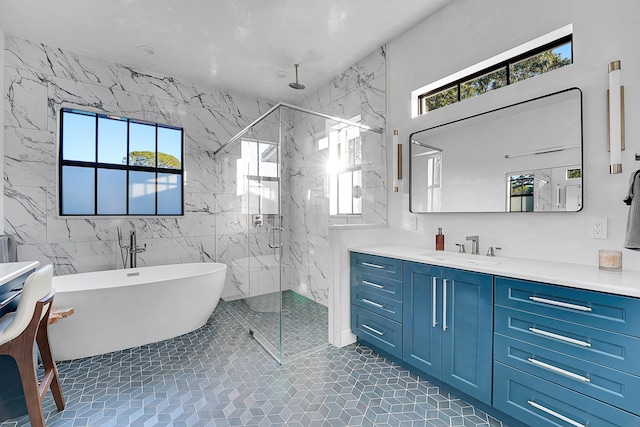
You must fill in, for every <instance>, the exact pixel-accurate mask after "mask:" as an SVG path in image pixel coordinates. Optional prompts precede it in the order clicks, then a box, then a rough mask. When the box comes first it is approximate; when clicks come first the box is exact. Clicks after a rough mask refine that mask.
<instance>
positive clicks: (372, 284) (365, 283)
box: [362, 280, 384, 289]
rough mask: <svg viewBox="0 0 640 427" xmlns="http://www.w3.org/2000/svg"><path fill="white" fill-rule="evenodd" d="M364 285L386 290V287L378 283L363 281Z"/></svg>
mask: <svg viewBox="0 0 640 427" xmlns="http://www.w3.org/2000/svg"><path fill="white" fill-rule="evenodd" d="M362 284H363V285H368V286H371V287H373V288H376V289H384V286H382V285H378V284H377V283H373V282H369V281H366V280H363V281H362Z"/></svg>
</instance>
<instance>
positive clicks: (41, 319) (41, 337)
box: [0, 265, 64, 427]
mask: <svg viewBox="0 0 640 427" xmlns="http://www.w3.org/2000/svg"><path fill="white" fill-rule="evenodd" d="M52 277H53V269H52V267H51V265H46V266H44V267H42V268H40V269H39V270H37V271H35V272H34V273H32V274H31V275H29V277H27V280H26V281H25V282H24V287H23V289H22V295H20V302H19V303H18V308H17V310H16V311H15V312H13V313H9V314H6V315H4V316H3V317H2V318H0V354H2V355H7V356H11V357H13V358H14V359H15V361H16V365H17V366H18V372H19V374H20V379H21V380H22V389H23V391H24V397H25V401H26V404H27V411H28V412H29V420H30V421H31V425H32V427H44V426H45V422H44V414H43V413H42V400H43V398H44V396H45V394H46V393H47V390H48V389H49V388H51V393H52V394H53V399H54V400H55V402H56V406H57V407H58V410H59V411H61V410H63V409H64V398H63V397H62V388H61V387H60V381H59V379H58V368H57V367H56V364H55V362H54V360H53V357H52V356H51V348H50V347H49V335H48V330H47V324H48V320H49V312H50V311H51V304H52V301H53V296H54V294H55V290H53V289H51V281H52ZM34 343H37V344H38V349H39V350H40V358H41V360H42V364H43V366H44V375H43V378H42V381H40V382H38V376H37V373H36V366H35V363H34V357H33V354H34V353H33V350H34Z"/></svg>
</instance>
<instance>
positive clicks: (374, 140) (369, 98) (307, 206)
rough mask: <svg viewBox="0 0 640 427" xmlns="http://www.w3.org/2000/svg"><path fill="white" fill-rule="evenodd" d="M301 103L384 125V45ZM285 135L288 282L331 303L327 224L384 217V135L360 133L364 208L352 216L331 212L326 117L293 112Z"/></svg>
mask: <svg viewBox="0 0 640 427" xmlns="http://www.w3.org/2000/svg"><path fill="white" fill-rule="evenodd" d="M301 106H302V107H303V108H306V109H309V110H312V111H318V112H322V113H324V114H328V115H332V116H337V117H341V118H345V119H351V118H353V117H355V116H360V117H361V121H362V123H363V124H365V125H368V126H371V127H379V128H383V129H384V128H385V117H386V79H385V50H384V48H380V49H379V50H378V51H376V52H374V53H372V54H371V55H369V56H368V57H367V58H365V59H364V60H362V61H360V62H359V63H357V64H355V65H354V66H352V67H350V68H349V69H347V70H345V71H344V72H343V73H341V74H340V75H339V76H337V77H336V78H334V79H333V80H331V81H330V82H329V84H328V85H326V86H324V87H322V88H321V89H320V90H319V91H317V92H316V93H314V94H312V95H311V96H309V97H307V98H306V99H304V101H303V102H302V104H301ZM290 120H291V128H290V129H289V131H288V134H287V138H286V139H285V142H286V144H285V152H286V159H287V160H286V162H287V168H286V169H287V170H288V172H287V173H288V175H289V179H290V191H289V194H288V195H287V199H288V204H289V211H288V218H289V223H288V227H287V231H288V233H289V235H290V236H289V238H288V239H287V241H288V242H290V247H289V252H288V256H289V257H288V266H289V268H290V274H289V275H288V276H287V277H288V279H289V283H288V287H289V289H292V290H294V291H296V292H298V293H300V294H302V295H304V296H306V297H308V298H311V299H313V300H314V301H316V302H318V303H321V304H324V305H327V306H328V305H329V286H330V279H329V278H330V274H329V272H330V266H329V260H330V256H329V251H330V245H329V226H330V225H334V224H384V223H386V222H387V190H386V187H387V184H386V179H387V173H386V165H387V163H386V153H387V149H386V137H385V134H384V133H383V134H378V133H375V132H362V133H361V139H362V161H363V166H362V167H363V213H362V215H361V216H353V217H330V216H329V194H328V193H329V191H328V178H327V161H328V158H327V156H328V153H327V151H328V150H318V145H317V142H318V141H317V140H318V138H321V137H323V136H325V135H326V133H325V126H326V121H325V120H324V119H321V118H318V117H314V116H311V115H309V114H306V113H300V112H295V113H294V114H292V115H291V118H290Z"/></svg>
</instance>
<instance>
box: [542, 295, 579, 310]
mask: <svg viewBox="0 0 640 427" xmlns="http://www.w3.org/2000/svg"><path fill="white" fill-rule="evenodd" d="M529 299H530V300H531V301H535V302H540V303H542V304H549V305H555V306H557V307H563V308H571V309H573V310H580V311H591V307H585V306H584V305H577V304H571V303H568V302H562V301H556V300H552V299H547V298H540V297H529Z"/></svg>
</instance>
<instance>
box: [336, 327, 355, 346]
mask: <svg viewBox="0 0 640 427" xmlns="http://www.w3.org/2000/svg"><path fill="white" fill-rule="evenodd" d="M354 342H356V336H355V335H354V334H352V333H351V329H347V330H346V331H342V334H341V335H340V345H339V346H338V347H344V346H346V345H349V344H353V343H354Z"/></svg>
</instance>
